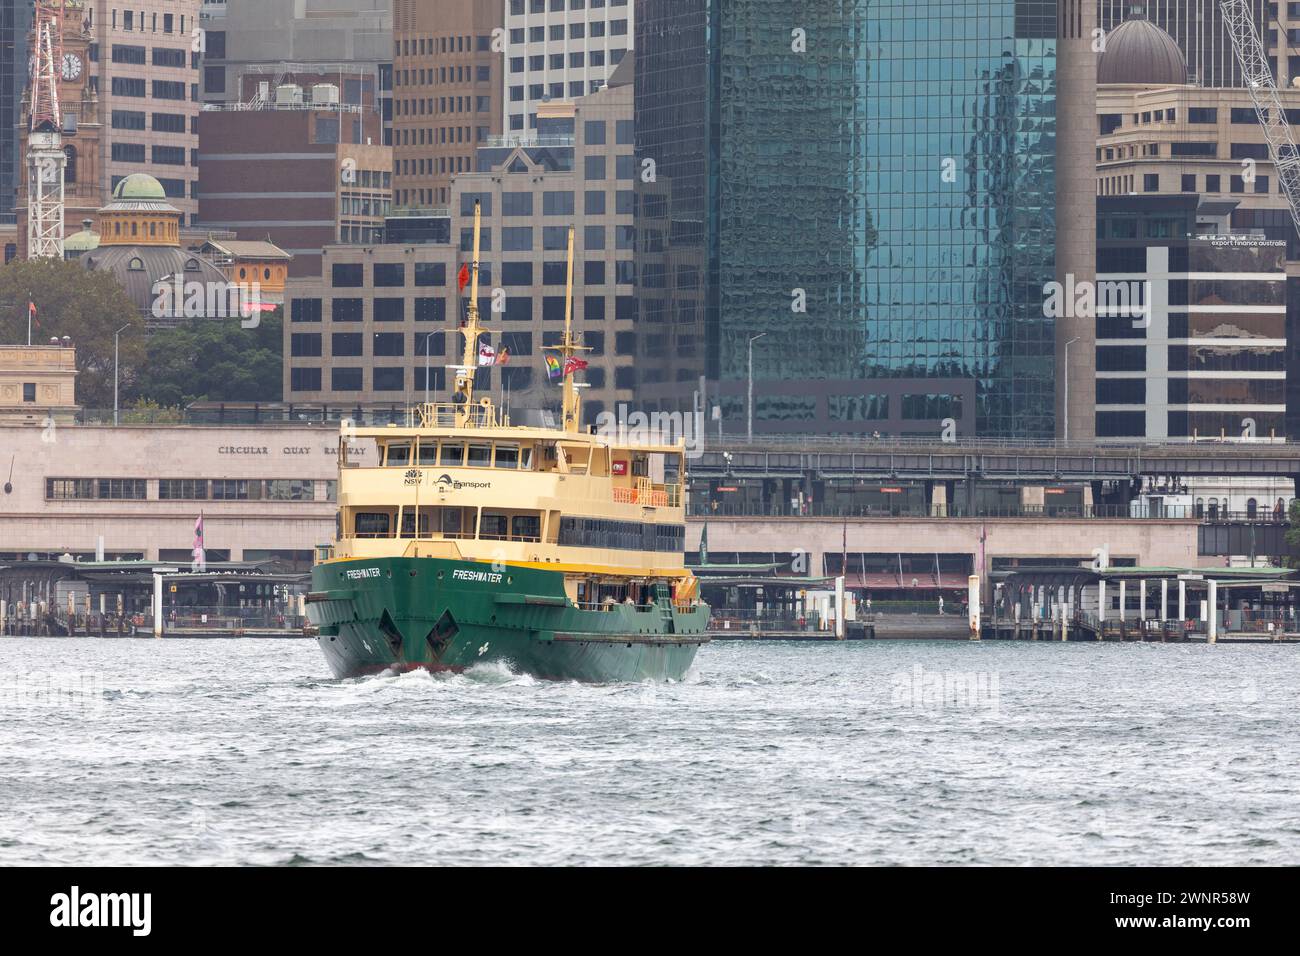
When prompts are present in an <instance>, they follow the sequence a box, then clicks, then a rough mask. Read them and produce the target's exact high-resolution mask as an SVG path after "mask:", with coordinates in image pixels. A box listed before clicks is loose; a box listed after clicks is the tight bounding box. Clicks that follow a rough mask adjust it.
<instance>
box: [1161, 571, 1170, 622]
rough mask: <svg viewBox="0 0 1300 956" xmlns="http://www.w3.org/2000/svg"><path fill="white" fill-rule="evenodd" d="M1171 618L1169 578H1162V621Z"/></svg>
mask: <svg viewBox="0 0 1300 956" xmlns="http://www.w3.org/2000/svg"><path fill="white" fill-rule="evenodd" d="M1167 620H1169V579H1168V578H1161V579H1160V623H1161V624H1163V623H1164V622H1165V621H1167Z"/></svg>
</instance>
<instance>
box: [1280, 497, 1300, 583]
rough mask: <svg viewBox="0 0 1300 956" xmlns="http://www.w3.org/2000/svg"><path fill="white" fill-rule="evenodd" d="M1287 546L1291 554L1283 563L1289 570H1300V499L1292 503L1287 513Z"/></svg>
mask: <svg viewBox="0 0 1300 956" xmlns="http://www.w3.org/2000/svg"><path fill="white" fill-rule="evenodd" d="M1287 523H1288V527H1287V529H1286V546H1287V548H1288V549H1289V550H1290V552H1291V553H1290V554H1288V555H1287V556H1286V558H1285V559H1284V560H1283V561H1282V564H1283V565H1284V566H1285V567H1288V568H1300V498H1297V499H1296V500H1295V501H1293V502H1291V509H1290V510H1289V511H1288V512H1287Z"/></svg>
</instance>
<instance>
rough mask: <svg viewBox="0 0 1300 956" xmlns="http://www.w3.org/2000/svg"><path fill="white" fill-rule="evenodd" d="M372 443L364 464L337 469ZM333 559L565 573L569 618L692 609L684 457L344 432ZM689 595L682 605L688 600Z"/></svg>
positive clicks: (503, 438)
mask: <svg viewBox="0 0 1300 956" xmlns="http://www.w3.org/2000/svg"><path fill="white" fill-rule="evenodd" d="M365 439H373V441H374V442H375V446H376V449H377V452H378V454H377V458H376V459H375V461H376V463H375V464H373V465H368V466H363V465H361V464H359V463H356V462H353V461H351V460H349V457H348V444H349V442H350V441H358V440H365ZM340 464H341V468H340V478H339V515H338V520H339V529H338V532H339V533H338V536H337V539H338V540H337V544H336V545H335V547H334V549H333V552H332V555H330V556H332V557H334V558H335V559H353V560H355V559H363V558H380V557H420V558H443V559H457V560H466V561H478V562H486V563H489V564H492V565H496V566H498V567H499V566H502V565H506V566H524V567H537V568H549V569H554V570H556V571H561V572H564V574H565V578H566V591H567V592H568V596H569V598H570V600H572V601H574V602H575V603H577V604H578V605H579V606H582V605H588V606H589V605H592V604H601V603H608V602H609V601H618V602H621V603H625V602H630V603H635V604H646V603H651V602H652V601H653V590H652V589H653V587H654V585H657V584H676V585H678V587H677V589H676V591H677V593H676V595H675V596H676V597H677V599H678V600H679V601H681V600H685V599H687V598H688V597H689V598H693V597H694V589H695V582H694V579H693V577H692V576H691V575H690V573H689V572H688V571H687V570H686V569H685V568H684V567H683V550H684V544H685V510H684V497H683V490H682V482H683V478H684V475H685V462H684V448H683V447H682V446H680V445H678V446H672V445H663V446H653V447H640V446H639V447H635V448H632V447H617V446H611V445H610V444H609V443H608V442H607V441H606V440H605V439H604V438H602V437H599V436H596V435H592V434H584V433H578V432H558V431H554V430H544V429H538V428H527V427H505V426H500V427H480V428H470V429H464V428H446V429H429V428H427V427H418V428H417V427H408V428H400V427H393V426H389V427H388V428H368V429H356V430H354V431H352V432H350V433H349V435H348V436H347V437H345V439H344V440H343V441H342V442H341V443H340ZM688 592H689V593H688Z"/></svg>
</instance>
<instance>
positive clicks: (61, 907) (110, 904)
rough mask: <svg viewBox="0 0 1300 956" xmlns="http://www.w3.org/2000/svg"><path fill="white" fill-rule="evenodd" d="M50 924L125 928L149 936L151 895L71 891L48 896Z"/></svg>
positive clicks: (74, 889) (135, 933)
mask: <svg viewBox="0 0 1300 956" xmlns="http://www.w3.org/2000/svg"><path fill="white" fill-rule="evenodd" d="M50 907H51V909H50V925H51V926H66V927H79V926H88V927H109V926H113V927H128V928H130V930H131V932H132V935H134V936H148V935H149V931H150V929H151V928H152V919H151V912H152V909H153V894H152V893H84V894H83V893H82V892H81V890H80V888H79V887H76V886H74V887H73V888H72V890H71V892H68V893H55V894H54V895H53V896H51V897H50Z"/></svg>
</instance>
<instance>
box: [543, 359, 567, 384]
mask: <svg viewBox="0 0 1300 956" xmlns="http://www.w3.org/2000/svg"><path fill="white" fill-rule="evenodd" d="M546 374H547V375H549V376H550V379H551V381H552V382H555V381H559V380H560V379H561V378H563V377H564V375H563V366H561V365H560V360H559V359H558V358H556V357H555V356H554V355H551V354H550V353H549V352H548V353H547V355H546Z"/></svg>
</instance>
